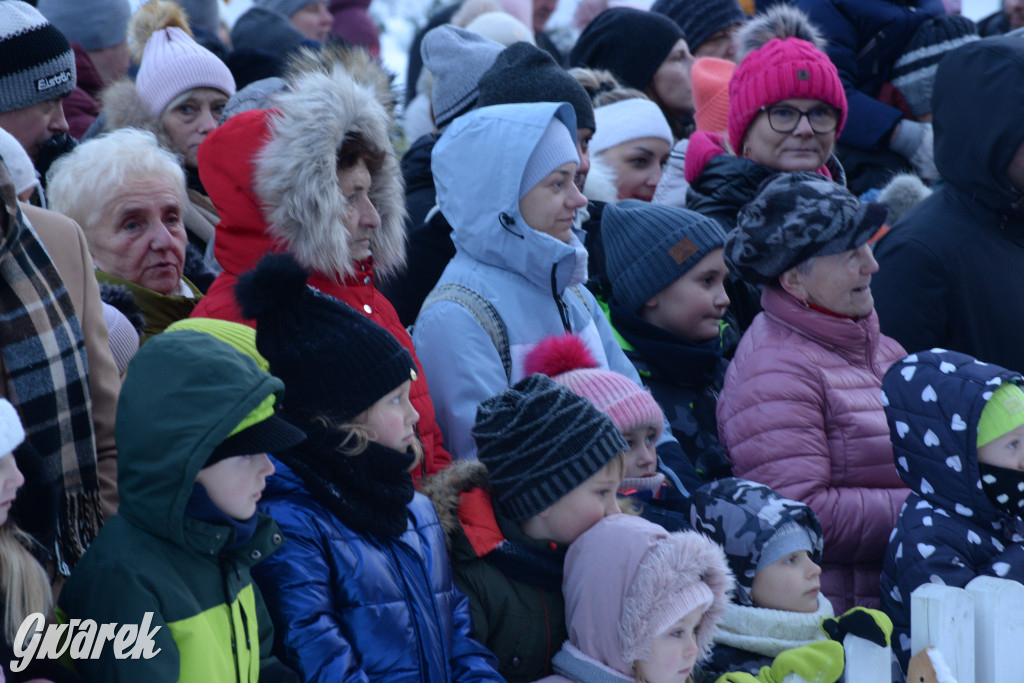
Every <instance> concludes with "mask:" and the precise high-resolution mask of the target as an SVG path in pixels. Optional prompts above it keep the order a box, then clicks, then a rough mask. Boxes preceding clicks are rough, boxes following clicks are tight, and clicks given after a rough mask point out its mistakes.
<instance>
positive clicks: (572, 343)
mask: <svg viewBox="0 0 1024 683" xmlns="http://www.w3.org/2000/svg"><path fill="white" fill-rule="evenodd" d="M524 367H525V368H526V372H527V373H528V374H533V373H535V372H539V373H541V374H544V375H547V376H548V377H550V378H551V379H552V380H554V381H555V382H557V383H558V384H561V385H562V386H566V387H569V389H571V390H572V392H573V393H575V394H579V395H580V396H582V397H583V398H585V399H587V400H588V401H590V402H591V403H593V404H594V407H595V408H597V409H598V410H600V411H601V412H602V413H606V414H607V415H608V416H609V417H611V418H612V422H613V423H615V428H616V429H618V430H619V431H620V432H626V431H629V430H631V429H636V428H638V427H653V428H654V429H655V430H656V431H657V434H658V437H660V436H661V431H662V429H663V427H664V417H663V416H662V413H661V408H660V407H659V406H658V403H657V401H655V400H654V397H653V396H651V393H650V392H649V391H648V390H647V389H645V388H644V387H641V386H640V385H639V384H637V383H636V382H634V381H633V380H631V379H629V378H628V377H626V376H625V375H621V374H619V373H617V372H612V371H611V370H602V369H601V368H600V367H599V366H598V364H597V361H596V360H594V357H593V356H592V355H591V354H590V350H589V349H588V348H587V345H586V344H585V343H584V342H583V340H582V339H580V337H578V336H577V335H574V334H563V335H557V336H555V335H553V336H551V337H547V338H545V339H542V340H541V341H540V342H538V343H537V345H536V346H535V347H533V349H532V350H531V351H530V353H529V354H527V356H526V360H525V361H524ZM656 438H657V437H656ZM659 485H660V482H659Z"/></svg>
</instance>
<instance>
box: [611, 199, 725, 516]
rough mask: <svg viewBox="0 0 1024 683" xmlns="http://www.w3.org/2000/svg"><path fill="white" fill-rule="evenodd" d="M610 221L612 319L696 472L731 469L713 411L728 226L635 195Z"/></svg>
mask: <svg viewBox="0 0 1024 683" xmlns="http://www.w3.org/2000/svg"><path fill="white" fill-rule="evenodd" d="M602 224H603V225H602V234H603V238H604V250H605V266H606V268H607V273H608V279H609V280H610V282H611V289H612V298H611V300H610V302H609V307H610V310H611V319H612V325H614V326H615V328H616V330H617V331H618V333H619V334H620V335H621V336H622V337H623V338H624V339H625V340H626V341H627V342H628V343H629V348H628V349H627V351H626V356H627V357H628V358H629V359H630V361H632V362H633V365H634V366H635V367H636V368H637V371H638V372H639V373H640V376H641V377H642V378H643V379H644V383H645V384H646V385H647V386H648V387H649V388H650V389H651V393H652V394H653V395H654V398H655V400H656V401H657V402H658V404H659V405H660V406H661V407H662V410H664V411H665V414H666V415H667V416H668V418H669V424H670V425H671V426H672V433H673V435H674V436H675V437H676V439H677V440H678V441H679V444H680V445H681V446H682V447H683V451H684V452H685V453H686V454H687V456H689V458H690V461H691V462H692V463H693V465H694V467H695V468H696V469H697V472H698V473H699V474H700V475H701V476H702V477H704V478H705V480H712V479H716V478H719V477H722V476H729V474H730V471H729V465H728V463H727V462H726V460H725V456H724V454H723V453H722V446H721V444H720V443H719V441H718V422H717V420H716V418H715V404H716V402H717V397H718V392H719V390H721V388H722V382H723V381H724V380H725V368H726V366H727V364H728V361H726V360H725V358H724V357H723V350H724V348H725V341H724V336H725V334H726V333H727V332H730V331H731V327H730V326H729V325H728V324H727V323H726V322H725V319H726V312H727V309H728V307H729V296H728V295H727V294H726V290H725V283H726V279H727V278H728V275H729V271H728V269H727V268H726V267H725V262H724V261H723V259H722V247H723V245H724V244H725V232H724V231H723V230H722V228H721V226H720V225H719V224H718V222H716V221H714V220H712V219H710V218H707V217H706V216H702V215H701V214H698V213H696V212H694V211H689V210H687V209H680V208H677V207H674V206H667V205H664V204H652V203H648V202H642V201H638V200H635V199H628V200H624V201H621V202H618V203H616V204H609V205H608V206H607V207H606V208H605V211H604V218H603V220H602ZM683 512H685V510H683Z"/></svg>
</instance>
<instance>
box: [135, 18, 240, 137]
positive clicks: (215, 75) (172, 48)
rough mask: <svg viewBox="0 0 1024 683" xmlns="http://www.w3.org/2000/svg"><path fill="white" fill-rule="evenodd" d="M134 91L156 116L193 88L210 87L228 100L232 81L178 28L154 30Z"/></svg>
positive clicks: (218, 62)
mask: <svg viewBox="0 0 1024 683" xmlns="http://www.w3.org/2000/svg"><path fill="white" fill-rule="evenodd" d="M135 88H136V89H137V90H138V91H139V96H140V97H141V98H142V101H143V102H145V103H146V106H147V107H149V112H150V113H151V114H152V115H153V116H155V117H157V118H160V116H162V115H163V112H164V109H165V108H166V107H167V105H168V104H170V103H171V100H173V99H174V98H175V97H177V96H178V95H180V94H182V93H184V92H187V91H189V90H192V89H194V88H213V89H214V90H220V91H221V92H222V93H224V94H225V95H227V96H228V97H231V96H232V95H234V94H235V79H234V77H233V76H232V75H231V71H229V70H228V67H227V66H226V65H225V64H224V62H222V61H221V60H220V59H218V58H217V56H216V55H215V54H213V53H212V52H210V51H209V50H207V49H206V48H205V47H203V46H202V45H200V44H199V43H197V42H196V41H194V40H192V38H191V37H189V35H188V34H187V33H185V32H184V31H182V30H181V29H180V28H178V27H177V26H169V27H167V28H164V29H160V30H159V31H154V32H153V35H152V36H150V38H149V40H148V41H146V49H145V51H144V52H143V53H142V64H141V65H140V66H139V73H138V75H137V76H136V78H135Z"/></svg>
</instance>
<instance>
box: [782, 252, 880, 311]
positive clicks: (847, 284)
mask: <svg viewBox="0 0 1024 683" xmlns="http://www.w3.org/2000/svg"><path fill="white" fill-rule="evenodd" d="M877 272H878V262H877V261H875V257H874V255H873V254H872V253H871V247H869V246H868V245H867V244H866V243H865V244H862V245H860V246H859V247H857V248H856V249H851V250H849V251H844V252H842V253H839V254H830V255H828V256H818V257H816V258H815V259H814V261H813V262H812V263H811V267H810V270H809V271H808V272H807V273H801V272H800V271H798V270H797V269H796V268H792V269H790V270H788V271H786V272H785V273H783V274H782V287H783V289H785V290H786V291H787V292H789V293H790V294H792V295H793V296H795V297H796V298H798V299H800V300H801V301H806V302H807V303H811V304H815V305H816V306H821V307H822V308H825V309H827V310H829V311H832V312H833V313H837V314H839V315H845V316H849V317H851V318H863V317H865V316H867V315H870V314H871V311H872V310H873V309H874V307H875V300H874V298H873V297H872V296H871V276H872V275H873V274H874V273H877Z"/></svg>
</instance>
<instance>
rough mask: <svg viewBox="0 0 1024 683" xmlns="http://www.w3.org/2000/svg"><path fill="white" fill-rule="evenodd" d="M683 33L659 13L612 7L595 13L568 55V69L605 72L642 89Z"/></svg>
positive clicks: (630, 85) (626, 83) (632, 86)
mask: <svg viewBox="0 0 1024 683" xmlns="http://www.w3.org/2000/svg"><path fill="white" fill-rule="evenodd" d="M680 38H683V32H682V30H680V28H679V27H678V26H677V25H676V23H675V22H674V21H672V20H671V19H669V18H668V17H665V16H662V15H660V14H652V13H651V12H646V11H643V10H638V9H632V8H628V7H613V8H611V9H606V10H605V11H603V12H601V13H600V14H598V15H597V16H596V17H595V18H594V20H593V21H592V22H590V24H588V25H587V27H586V28H585V29H583V33H581V34H580V37H579V38H578V39H577V40H576V44H575V45H574V46H573V48H572V52H570V53H569V63H570V64H571V65H572V66H585V67H589V68H591V69H607V70H608V71H611V72H612V73H613V74H615V75H616V76H617V77H618V78H619V80H620V81H622V82H623V83H624V84H625V85H628V86H629V87H631V88H636V89H637V90H643V89H644V88H646V87H647V85H648V84H649V83H650V82H651V79H653V78H654V73H655V72H656V71H657V70H658V68H659V67H660V66H661V64H662V62H664V61H665V59H666V58H667V57H668V54H669V52H671V51H672V48H673V47H674V46H675V44H676V43H677V42H679V39H680Z"/></svg>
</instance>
